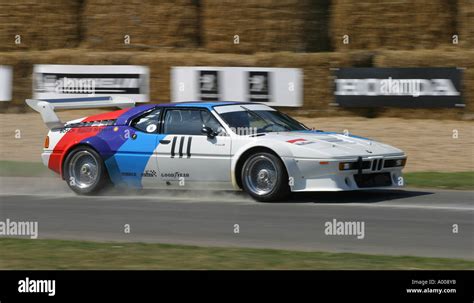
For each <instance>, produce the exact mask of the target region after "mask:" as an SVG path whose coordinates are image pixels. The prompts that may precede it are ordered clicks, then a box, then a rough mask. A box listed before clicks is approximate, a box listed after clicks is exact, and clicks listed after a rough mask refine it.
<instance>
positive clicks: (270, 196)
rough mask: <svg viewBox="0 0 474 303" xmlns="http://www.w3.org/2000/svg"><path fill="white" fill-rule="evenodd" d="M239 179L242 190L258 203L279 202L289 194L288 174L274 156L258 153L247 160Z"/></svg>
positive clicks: (278, 159)
mask: <svg viewBox="0 0 474 303" xmlns="http://www.w3.org/2000/svg"><path fill="white" fill-rule="evenodd" d="M241 177H242V185H243V188H244V190H245V191H246V192H247V193H248V194H249V195H251V196H252V197H253V198H254V199H256V200H258V201H261V202H273V201H281V200H285V199H286V198H288V196H289V194H290V187H289V185H288V173H287V172H286V169H285V166H284V165H283V162H282V161H281V160H280V158H278V157H277V156H276V155H274V154H271V153H268V152H259V153H256V154H254V155H252V156H250V157H249V158H247V160H245V163H244V165H243V168H242V176H241Z"/></svg>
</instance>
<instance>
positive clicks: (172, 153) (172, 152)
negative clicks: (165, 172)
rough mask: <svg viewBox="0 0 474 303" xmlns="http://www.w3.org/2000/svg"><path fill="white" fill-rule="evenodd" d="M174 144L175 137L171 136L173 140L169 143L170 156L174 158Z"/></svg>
mask: <svg viewBox="0 0 474 303" xmlns="http://www.w3.org/2000/svg"><path fill="white" fill-rule="evenodd" d="M175 146H176V137H173V142H172V143H171V158H174V148H175Z"/></svg>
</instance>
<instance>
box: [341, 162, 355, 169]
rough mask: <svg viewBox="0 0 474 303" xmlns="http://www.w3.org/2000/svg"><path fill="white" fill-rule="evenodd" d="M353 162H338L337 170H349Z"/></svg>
mask: <svg viewBox="0 0 474 303" xmlns="http://www.w3.org/2000/svg"><path fill="white" fill-rule="evenodd" d="M353 164H354V162H340V163H339V170H350V169H352V166H353Z"/></svg>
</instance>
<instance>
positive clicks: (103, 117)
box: [82, 108, 130, 122]
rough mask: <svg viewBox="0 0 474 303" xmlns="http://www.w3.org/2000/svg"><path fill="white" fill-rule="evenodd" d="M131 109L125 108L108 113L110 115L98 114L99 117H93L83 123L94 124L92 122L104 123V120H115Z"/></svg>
mask: <svg viewBox="0 0 474 303" xmlns="http://www.w3.org/2000/svg"><path fill="white" fill-rule="evenodd" d="M129 110H130V108H124V109H121V110H116V111H113V112H108V113H103V114H98V115H93V116H89V117H87V118H85V119H84V120H83V121H82V122H92V121H102V120H115V119H117V118H118V117H120V116H121V115H123V114H124V113H126V112H127V111H129Z"/></svg>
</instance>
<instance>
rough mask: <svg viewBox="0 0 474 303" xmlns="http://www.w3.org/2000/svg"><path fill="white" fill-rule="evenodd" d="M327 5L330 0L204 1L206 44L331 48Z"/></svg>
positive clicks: (225, 48)
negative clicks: (237, 39)
mask: <svg viewBox="0 0 474 303" xmlns="http://www.w3.org/2000/svg"><path fill="white" fill-rule="evenodd" d="M328 7H329V1H328V0H323V1H311V0H302V1H297V0H264V1H253V0H243V1H220V0H204V1H202V7H201V20H202V40H203V46H204V47H205V48H206V49H207V50H210V51H215V52H228V53H254V52H259V51H264V52H272V51H295V52H302V51H324V50H328V48H329V38H328V33H327V23H328V22H327V21H328ZM235 35H238V36H239V44H234V36H235Z"/></svg>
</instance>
